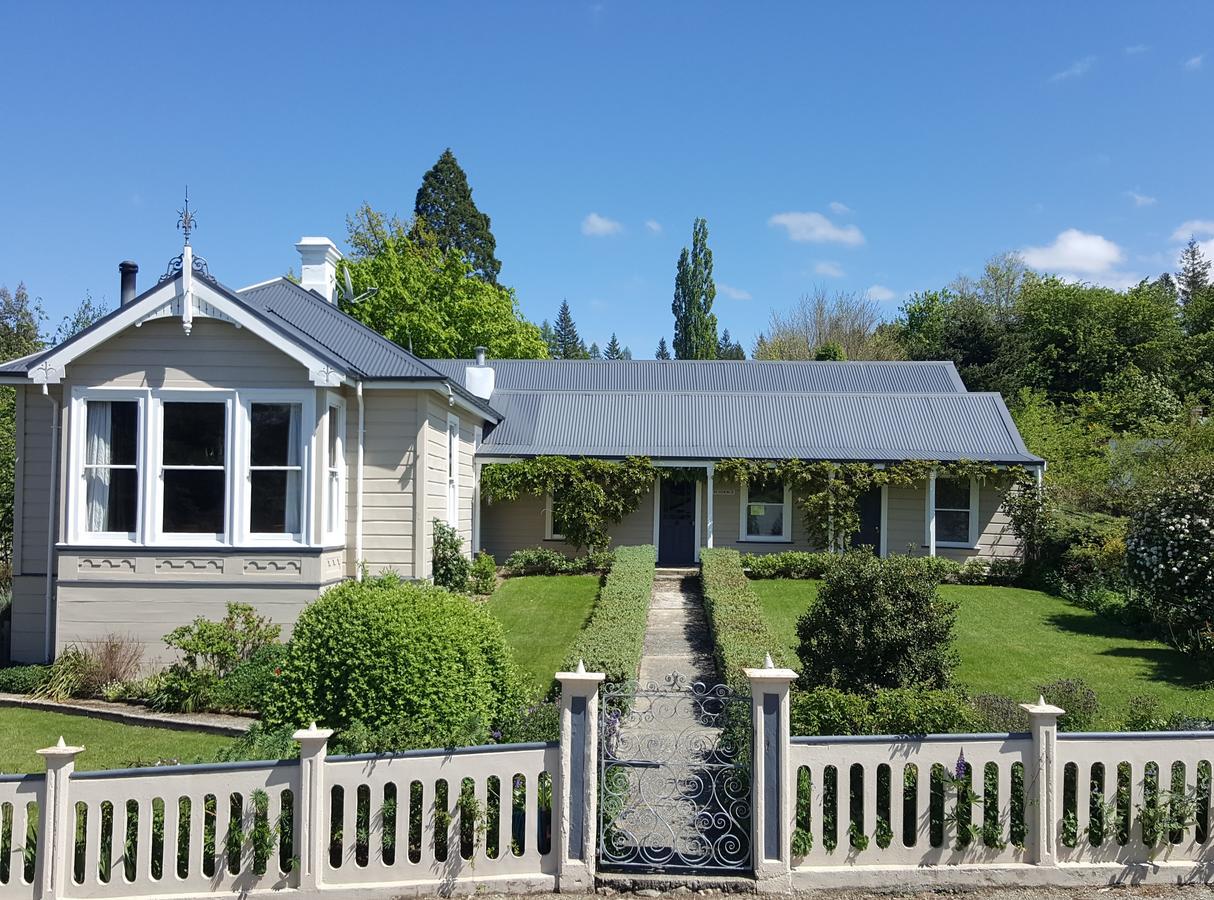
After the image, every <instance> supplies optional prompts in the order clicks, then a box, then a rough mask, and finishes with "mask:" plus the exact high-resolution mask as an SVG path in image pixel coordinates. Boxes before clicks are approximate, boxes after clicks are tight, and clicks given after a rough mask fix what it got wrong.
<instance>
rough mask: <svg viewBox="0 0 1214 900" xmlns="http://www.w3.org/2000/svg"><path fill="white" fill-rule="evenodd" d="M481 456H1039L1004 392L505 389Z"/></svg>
mask: <svg viewBox="0 0 1214 900" xmlns="http://www.w3.org/2000/svg"><path fill="white" fill-rule="evenodd" d="M493 402H494V406H495V407H496V408H497V409H499V410H500V411H501V412H502V414H503V415H504V417H505V418H504V420H503V422H502V423H501V424H500V425H498V426H497V427H496V428H494V429H493V430H492V431H491V432H490V433H489V434H487V435H486V436H485V439H484V441H483V442H482V444H481V448H480V451H479V452H478V455H479V456H481V457H484V458H488V457H510V456H539V455H545V454H557V455H563V456H605V457H625V456H652V457H656V458H665V459H689V460H693V459H695V460H698V459H721V458H729V457H741V458H746V459H828V460H835V461H846V460H851V461H868V462H888V461H893V460H903V459H924V460H940V461H955V460H959V459H970V460H980V461H985V462H992V463H1008V464H1022V463H1038V462H1040V461H1041V459H1040V457H1037V456H1034V455H1033V454H1031V453H1029V452H1028V449H1027V448H1026V447H1025V446H1024V442H1023V441H1022V440H1021V439H1020V435H1019V434H1018V433H1017V431H1016V427H1015V425H1014V424H1013V423H1012V419H1011V416H1009V415H1008V411H1007V407H1006V406H1004V403H1003V399H1002V398H1001V397H1000V396H999V395H998V394H986V393H974V394H971V393H945V394H870V393H858V392H854V393H826V392H816V393H815V392H805V393H797V394H789V393H778V392H767V393H761V392H755V393H745V392H731V393H718V392H711V391H696V392H648V393H634V392H627V391H582V392H538V391H501V392H496V393H494V395H493Z"/></svg>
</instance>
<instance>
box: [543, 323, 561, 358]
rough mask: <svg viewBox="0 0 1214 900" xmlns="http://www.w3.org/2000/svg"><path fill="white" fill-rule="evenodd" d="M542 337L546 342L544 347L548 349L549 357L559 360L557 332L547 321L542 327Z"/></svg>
mask: <svg viewBox="0 0 1214 900" xmlns="http://www.w3.org/2000/svg"><path fill="white" fill-rule="evenodd" d="M540 337H541V338H542V339H543V341H544V346H546V347H547V348H548V356H549V358H551V359H556V358H557V344H556V332H555V331H553V330H552V324H551V323H550V322H549V321H548V320H547V319H545V320H544V322H543V324H541V325H540Z"/></svg>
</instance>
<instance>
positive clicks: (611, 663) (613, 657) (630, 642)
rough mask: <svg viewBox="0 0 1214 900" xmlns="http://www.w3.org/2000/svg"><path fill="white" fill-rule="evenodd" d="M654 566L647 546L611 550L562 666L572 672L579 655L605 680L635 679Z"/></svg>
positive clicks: (653, 552)
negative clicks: (604, 574) (603, 574)
mask: <svg viewBox="0 0 1214 900" xmlns="http://www.w3.org/2000/svg"><path fill="white" fill-rule="evenodd" d="M656 564H657V551H656V550H655V549H654V548H653V546H652V545H651V544H643V545H641V546H639V547H620V548H619V549H617V550H616V552H615V562H614V563H613V564H612V566H611V571H609V572H608V573H607V578H606V580H605V581H604V582H603V587H602V589H601V590H600V591H599V599H598V602H597V603H595V605H594V611H593V612H592V613H591V614H590V621H589V622H587V623H586V627H585V628H583V629H582V632H581V634H579V635H578V638H577V640H576V641H574V644H573V647H572V648H571V649H570V651H569V655H568V656H567V657H565V668H566V670H568V671H573V669H574V668H575V667H576V666H577V664H578V660H579V659H580V660H583V661H584V662H585V665H586V669H587V670H588V671H591V672H603V673H604V674H606V676H607V680H608V681H610V682H615V683H618V682H623V681H629V680H631V679H633V678H636V676H637V670H638V669H639V668H640V664H641V650H642V648H643V645H644V642H645V625H646V622H647V620H648V617H649V600H650V598H651V597H652V595H653V570H654V566H655V565H656Z"/></svg>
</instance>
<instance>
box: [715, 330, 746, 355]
mask: <svg viewBox="0 0 1214 900" xmlns="http://www.w3.org/2000/svg"><path fill="white" fill-rule="evenodd" d="M717 359H746V351H745V350H743V349H742V345H741V344H740V343H738V342H737V341H735V340H733V338H731V337H730V336H729V329H728V328H726V329H725V330H724V331H723V332H721V340H720V342H719V343H718V344H717Z"/></svg>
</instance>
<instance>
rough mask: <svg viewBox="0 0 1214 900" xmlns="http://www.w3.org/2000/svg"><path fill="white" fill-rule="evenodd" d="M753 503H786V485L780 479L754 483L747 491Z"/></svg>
mask: <svg viewBox="0 0 1214 900" xmlns="http://www.w3.org/2000/svg"><path fill="white" fill-rule="evenodd" d="M747 496H748V497H749V498H750V502H751V503H779V504H781V505H783V503H784V485H783V484H781V483H780V482H778V481H765V482H763V483H762V484H752V485H751V486H750V489H749V491H748V493H747Z"/></svg>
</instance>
